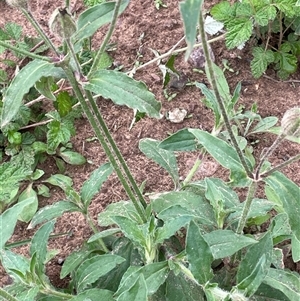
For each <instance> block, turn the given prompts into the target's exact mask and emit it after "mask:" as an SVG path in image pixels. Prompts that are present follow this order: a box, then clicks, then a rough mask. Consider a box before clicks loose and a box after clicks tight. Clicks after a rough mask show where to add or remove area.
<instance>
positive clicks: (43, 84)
mask: <svg viewBox="0 0 300 301" xmlns="http://www.w3.org/2000/svg"><path fill="white" fill-rule="evenodd" d="M55 86H56V84H55V83H54V79H53V77H50V76H48V77H41V78H40V80H38V81H37V82H36V83H35V88H36V89H37V90H38V91H39V92H40V93H41V94H42V95H44V96H45V97H46V98H48V99H50V100H53V101H55V100H56V97H55V96H54V94H53V87H55Z"/></svg>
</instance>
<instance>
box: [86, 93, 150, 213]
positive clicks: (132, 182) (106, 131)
mask: <svg viewBox="0 0 300 301" xmlns="http://www.w3.org/2000/svg"><path fill="white" fill-rule="evenodd" d="M86 95H87V97H88V100H89V102H90V104H91V106H92V109H93V112H94V114H95V116H96V118H97V120H98V122H99V124H100V126H101V129H102V131H103V133H104V135H105V137H106V139H107V140H108V142H109V143H110V145H111V148H112V149H113V151H114V153H115V155H116V156H117V158H118V160H119V162H120V164H121V166H122V168H123V170H124V172H125V174H126V176H127V178H128V180H129V182H130V185H131V187H132V188H133V190H134V192H135V194H136V195H137V197H138V199H139V201H140V203H141V204H142V206H143V207H144V208H146V206H147V203H146V201H145V199H144V197H143V195H142V193H141V191H140V189H139V187H138V186H137V184H136V181H135V180H134V178H133V176H132V174H131V172H130V170H129V168H128V166H127V164H126V162H125V160H124V158H123V156H122V154H121V152H120V151H119V148H118V146H117V145H116V143H115V141H114V139H113V137H112V136H111V134H110V132H109V129H108V128H107V126H106V123H105V121H104V119H103V117H102V115H101V113H100V111H99V108H98V107H97V105H96V103H95V100H94V98H93V97H92V95H91V92H89V91H86Z"/></svg>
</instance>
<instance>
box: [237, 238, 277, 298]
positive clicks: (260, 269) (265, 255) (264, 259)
mask: <svg viewBox="0 0 300 301" xmlns="http://www.w3.org/2000/svg"><path fill="white" fill-rule="evenodd" d="M272 252H273V241H272V236H271V233H270V232H267V233H266V234H265V235H264V236H263V237H262V238H260V240H259V241H258V243H256V244H254V245H252V246H250V247H249V249H248V250H247V253H246V254H245V256H244V257H243V258H242V261H241V263H240V265H239V267H238V273H237V282H238V284H237V288H238V289H240V290H244V291H245V292H246V295H247V296H249V297H250V296H252V295H253V294H254V293H255V292H256V290H257V289H258V287H259V286H260V285H261V283H262V281H263V280H264V278H265V277H266V275H267V274H268V271H269V269H270V266H271V262H272Z"/></svg>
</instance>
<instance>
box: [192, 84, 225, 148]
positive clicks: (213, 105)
mask: <svg viewBox="0 0 300 301" xmlns="http://www.w3.org/2000/svg"><path fill="white" fill-rule="evenodd" d="M195 85H196V87H197V88H199V89H201V92H202V94H203V95H204V96H205V99H203V100H202V101H203V103H204V104H205V105H206V106H207V107H208V108H210V109H212V111H213V113H214V116H215V127H218V126H219V124H220V120H221V114H220V108H219V105H218V101H217V99H216V96H215V94H214V92H213V91H212V90H210V89H208V88H207V86H206V85H205V84H203V83H198V82H196V83H195ZM186 131H188V130H186ZM193 138H194V137H193ZM194 143H195V142H194Z"/></svg>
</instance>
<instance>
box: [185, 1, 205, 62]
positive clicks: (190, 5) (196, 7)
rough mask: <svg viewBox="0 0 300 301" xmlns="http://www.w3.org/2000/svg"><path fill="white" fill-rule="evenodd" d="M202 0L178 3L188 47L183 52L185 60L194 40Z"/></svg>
mask: <svg viewBox="0 0 300 301" xmlns="http://www.w3.org/2000/svg"><path fill="white" fill-rule="evenodd" d="M202 2H203V0H185V1H183V2H181V3H180V13H181V17H182V19H183V24H184V33H185V39H186V43H187V45H188V49H187V51H186V53H185V59H186V60H187V59H188V58H189V56H190V54H191V52H192V50H193V46H194V44H195V41H196V33H197V25H198V22H199V16H200V13H202V12H201V7H202Z"/></svg>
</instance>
